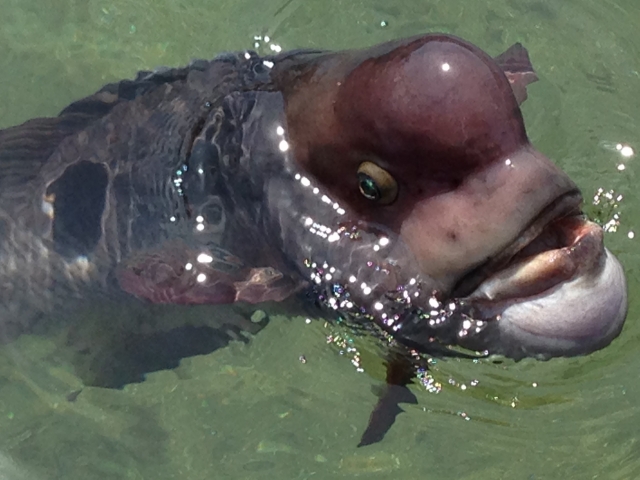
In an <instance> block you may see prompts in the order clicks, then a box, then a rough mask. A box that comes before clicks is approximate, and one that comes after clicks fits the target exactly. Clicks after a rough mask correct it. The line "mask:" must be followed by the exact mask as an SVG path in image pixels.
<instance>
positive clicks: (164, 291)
mask: <svg viewBox="0 0 640 480" xmlns="http://www.w3.org/2000/svg"><path fill="white" fill-rule="evenodd" d="M535 80H536V77H535V73H534V71H533V68H532V67H531V64H530V62H529V58H528V56H527V53H526V51H525V50H524V48H523V47H522V46H520V45H515V46H514V47H512V48H511V49H509V50H508V51H507V52H505V53H504V54H502V55H500V56H499V57H497V58H496V59H492V58H491V57H489V56H488V55H486V54H485V53H484V52H482V51H481V50H479V49H478V48H477V47H475V46H473V45H470V44H469V43H467V42H465V41H463V40H460V39H458V38H455V37H452V36H448V35H438V34H431V35H424V36H420V37H413V38H409V39H405V40H398V41H394V42H388V43H385V44H382V45H379V46H376V47H372V48H370V49H365V50H360V51H345V52H319V51H294V52H287V53H283V54H280V55H277V56H271V57H259V56H258V55H256V54H255V53H252V52H240V53H237V54H225V55H222V56H219V57H217V58H215V59H213V60H211V61H196V62H193V63H192V64H191V65H189V66H188V67H185V68H182V69H164V70H159V71H156V72H140V73H139V74H138V76H137V77H136V79H135V80H125V81H122V82H118V83H114V84H110V85H107V86H105V87H104V88H102V89H101V90H100V91H98V92H97V93H95V94H94V95H92V96H90V97H87V98H85V99H82V100H79V101H78V102H76V103H73V104H71V105H70V106H69V107H67V108H66V109H64V110H63V111H62V112H61V113H60V115H59V116H58V117H55V118H43V119H35V120H31V121H29V122H26V123H25V124H23V125H20V126H17V127H13V128H9V129H7V130H3V131H0V285H1V289H0V325H2V328H3V330H4V331H5V332H8V333H11V332H12V331H16V332H19V331H21V330H22V329H24V328H27V327H28V325H29V323H30V321H31V319H32V318H33V316H34V315H35V314H36V313H37V312H41V311H46V310H47V309H51V308H56V306H57V305H59V304H60V303H62V302H66V301H67V299H69V298H71V297H74V296H77V297H83V296H85V295H86V292H88V291H92V290H94V291H95V290H110V291H120V292H126V293H128V294H131V295H134V296H136V297H139V298H142V299H146V300H148V301H151V302H154V303H180V304H220V303H233V302H249V303H260V302H263V301H269V300H275V301H280V300H284V299H285V298H287V297H290V296H291V295H293V294H294V293H295V292H298V291H301V290H303V289H307V290H309V289H311V291H312V292H313V296H314V299H315V302H316V303H318V304H320V305H321V306H323V307H324V308H326V309H327V310H329V311H335V312H337V314H339V315H341V316H342V317H344V318H347V319H349V320H350V321H352V322H353V323H354V324H357V325H359V326H362V327H364V328H368V329H371V330H372V331H375V332H377V333H378V334H380V335H383V336H389V337H391V338H392V339H394V340H395V342H396V344H397V345H398V348H405V347H408V348H410V349H415V350H417V351H420V352H425V353H433V352H440V353H442V352H446V351H447V347H448V346H450V345H461V346H463V347H467V348H470V349H473V350H478V351H488V352H491V353H502V354H505V355H508V356H512V357H514V358H522V357H524V356H537V357H542V358H548V357H552V356H558V355H575V354H583V353H588V352H590V351H593V350H595V349H597V348H601V347H603V346H605V345H607V344H608V343H609V342H610V341H611V340H612V339H613V338H615V336H617V335H618V333H619V332H620V329H621V327H622V324H623V321H624V317H625V315H626V285H625V280H624V275H623V273H622V269H621V267H620V265H619V264H618V262H617V261H616V259H615V258H614V257H613V256H612V255H611V254H610V253H609V252H608V251H607V250H606V249H605V248H604V246H603V242H602V230H601V229H600V228H599V227H597V226H596V225H594V224H592V223H590V222H588V221H587V220H585V219H584V218H583V216H582V215H581V213H580V202H581V196H580V193H579V191H578V190H577V188H576V186H575V184H574V183H573V182H572V181H571V180H570V179H569V178H568V177H567V176H566V175H565V174H564V173H563V172H562V171H560V170H559V169H558V168H557V167H556V166H555V165H554V164H553V163H551V162H550V161H549V160H548V159H547V158H546V157H544V156H543V155H542V154H540V153H539V152H537V151H536V150H535V149H534V148H533V147H532V146H531V145H530V144H529V141H528V139H527V136H526V132H525V128H524V124H523V120H522V115H521V113H520V109H519V104H520V103H521V102H522V101H524V100H525V98H526V93H527V92H526V85H527V84H528V83H531V82H532V81H535ZM391 363H393V362H390V364H391ZM394 364H395V365H397V362H395V363H394ZM393 372H401V373H399V374H397V375H396V374H395V373H393ZM388 381H389V383H390V384H394V383H395V384H400V385H404V384H406V383H407V382H408V381H410V379H409V378H407V375H406V369H402V368H396V369H395V370H394V369H393V368H390V374H389V378H388ZM393 396H394V398H396V400H394V401H392V402H391V403H392V404H394V405H396V406H397V403H398V402H399V401H400V400H397V399H398V398H404V397H403V394H402V392H400V393H398V392H397V391H395V390H394V393H393ZM382 403H384V402H382ZM387 403H388V402H387ZM392 410H393V409H392ZM395 414H397V412H395V413H394V414H393V415H392V416H391V417H394V416H395ZM378 417H379V418H387V420H385V422H387V423H388V421H389V420H388V418H389V416H386V417H385V415H378ZM391 421H392V419H391ZM379 436H380V435H379V432H373V433H372V434H371V438H372V439H374V438H378V437H379ZM364 443H370V442H368V441H364Z"/></svg>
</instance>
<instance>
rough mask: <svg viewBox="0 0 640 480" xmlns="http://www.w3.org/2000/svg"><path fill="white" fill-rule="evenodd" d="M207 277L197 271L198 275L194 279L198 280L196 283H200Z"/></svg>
mask: <svg viewBox="0 0 640 480" xmlns="http://www.w3.org/2000/svg"><path fill="white" fill-rule="evenodd" d="M206 279H207V276H206V275H205V274H204V273H199V274H198V276H197V277H196V280H197V281H198V283H202V282H204V281H205V280H206Z"/></svg>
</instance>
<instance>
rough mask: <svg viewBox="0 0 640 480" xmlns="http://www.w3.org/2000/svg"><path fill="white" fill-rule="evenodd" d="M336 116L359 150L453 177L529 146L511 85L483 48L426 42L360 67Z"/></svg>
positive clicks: (442, 39) (444, 40)
mask: <svg viewBox="0 0 640 480" xmlns="http://www.w3.org/2000/svg"><path fill="white" fill-rule="evenodd" d="M336 113H337V114H338V116H339V118H340V120H341V122H342V123H343V125H345V128H346V130H347V131H349V132H350V134H351V138H352V140H353V141H354V143H356V144H357V145H358V146H359V147H360V148H363V149H365V150H366V149H370V150H371V151H372V153H374V154H376V155H377V156H379V157H381V158H383V159H384V160H385V161H387V162H389V165H388V166H389V167H390V168H393V167H396V168H400V169H404V168H408V169H410V170H414V169H419V170H421V171H424V169H428V170H432V171H441V170H449V171H451V168H452V167H455V168H456V169H458V170H457V172H458V173H462V171H463V170H468V169H475V168H476V167H479V166H482V165H483V164H487V163H490V162H492V161H494V160H496V159H499V158H503V157H504V156H506V155H508V153H509V152H511V151H515V150H516V149H517V148H518V147H519V146H521V145H522V144H524V143H526V141H527V140H526V134H525V130H524V125H523V121H522V116H521V113H520V110H519V107H518V104H517V101H516V99H515V97H514V94H513V91H512V89H511V86H510V84H509V81H508V80H507V78H506V77H505V75H504V73H503V72H502V70H501V69H500V67H499V66H498V65H497V64H496V63H495V62H494V60H493V59H492V58H491V57H489V56H488V55H486V54H485V53H484V52H482V51H481V50H480V49H478V48H476V47H474V46H473V45H471V44H468V43H466V42H464V41H462V40H460V39H457V38H454V37H448V36H427V37H423V38H421V39H418V40H416V41H415V42H412V43H409V44H406V45H403V46H401V47H399V48H396V49H394V50H392V51H390V52H388V53H386V54H384V55H382V56H379V57H372V58H369V59H367V60H365V61H364V62H362V63H361V64H360V65H359V66H358V67H356V68H355V69H354V70H353V71H352V72H351V73H350V74H349V76H348V77H347V79H346V81H345V83H344V85H343V86H342V88H341V90H340V94H339V96H338V101H337V102H336Z"/></svg>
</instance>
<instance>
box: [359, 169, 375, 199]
mask: <svg viewBox="0 0 640 480" xmlns="http://www.w3.org/2000/svg"><path fill="white" fill-rule="evenodd" d="M358 182H359V184H360V192H361V193H362V195H364V196H365V197H366V198H368V199H369V200H378V199H379V198H380V190H378V186H377V185H376V182H374V181H373V179H372V178H371V177H370V176H369V175H367V174H364V173H359V174H358Z"/></svg>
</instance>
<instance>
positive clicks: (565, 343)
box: [460, 249, 627, 359]
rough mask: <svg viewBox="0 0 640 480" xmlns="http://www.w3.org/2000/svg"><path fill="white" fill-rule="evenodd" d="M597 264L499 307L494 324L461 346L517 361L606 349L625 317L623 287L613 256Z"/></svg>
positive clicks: (604, 254) (605, 256)
mask: <svg viewBox="0 0 640 480" xmlns="http://www.w3.org/2000/svg"><path fill="white" fill-rule="evenodd" d="M600 260H601V261H600V262H598V263H599V264H600V266H599V268H598V269H597V271H596V272H584V273H583V274H581V275H579V276H577V277H576V278H573V279H571V280H568V281H565V282H561V283H559V284H558V285H556V286H555V287H554V288H551V289H549V290H547V291H546V292H544V294H541V295H537V296H533V297H530V298H524V299H518V300H515V299H514V301H512V302H505V303H503V306H504V309H503V310H502V311H501V313H500V314H499V316H498V319H496V320H493V321H489V322H488V324H487V327H486V329H485V330H483V331H482V333H480V334H478V335H477V336H473V335H472V336H470V338H468V339H462V340H461V342H460V343H461V345H463V346H465V347H467V348H472V349H475V350H484V349H487V350H489V352H490V353H499V354H503V355H506V356H508V357H512V358H516V359H519V358H523V357H525V356H534V357H539V358H550V357H556V356H571V355H580V354H587V353H590V352H593V351H595V350H598V349H600V348H602V347H604V346H606V345H608V344H609V343H610V342H611V341H612V340H613V339H614V338H615V337H617V336H618V334H619V333H620V331H621V329H622V325H623V323H624V319H625V317H626V313H627V286H626V281H625V277H624V272H623V270H622V266H621V265H620V263H619V262H618V260H617V259H616V258H615V257H614V256H613V255H612V254H611V252H609V251H608V250H607V249H603V250H602V257H601V258H600ZM472 303H473V301H472ZM494 308H495V305H494V307H493V308H491V310H493V309H494ZM479 310H480V311H482V310H483V308H482V306H480V308H479ZM485 313H487V312H485Z"/></svg>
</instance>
